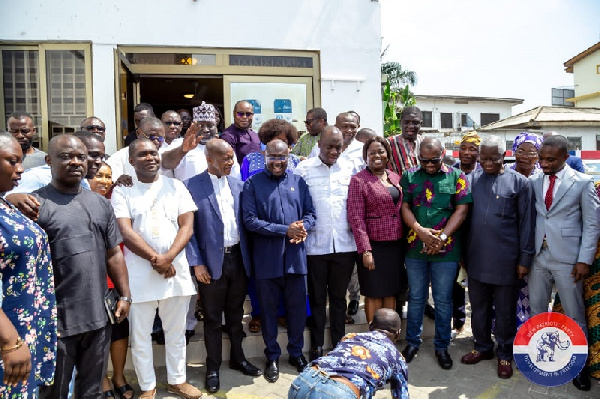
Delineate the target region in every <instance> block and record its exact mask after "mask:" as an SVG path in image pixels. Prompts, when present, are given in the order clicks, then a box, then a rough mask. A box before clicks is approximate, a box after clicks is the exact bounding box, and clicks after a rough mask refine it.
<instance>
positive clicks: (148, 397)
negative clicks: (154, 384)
mask: <svg viewBox="0 0 600 399" xmlns="http://www.w3.org/2000/svg"><path fill="white" fill-rule="evenodd" d="M155 397H156V388H154V389H153V390H151V391H143V392H142V393H141V394H140V396H139V399H154V398H155Z"/></svg>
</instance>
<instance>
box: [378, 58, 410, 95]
mask: <svg viewBox="0 0 600 399" xmlns="http://www.w3.org/2000/svg"><path fill="white" fill-rule="evenodd" d="M381 74H382V75H387V77H388V80H389V82H390V86H391V88H392V90H394V91H396V90H400V89H402V88H403V87H404V86H406V85H410V86H414V85H415V84H416V83H417V74H416V73H415V72H413V71H406V70H404V69H403V68H402V65H400V63H399V62H384V63H383V64H381Z"/></svg>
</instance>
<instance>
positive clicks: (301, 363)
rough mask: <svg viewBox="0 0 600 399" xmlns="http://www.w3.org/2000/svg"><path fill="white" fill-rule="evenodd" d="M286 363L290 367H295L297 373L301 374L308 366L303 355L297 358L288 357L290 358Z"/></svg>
mask: <svg viewBox="0 0 600 399" xmlns="http://www.w3.org/2000/svg"><path fill="white" fill-rule="evenodd" d="M288 363H289V364H290V365H291V366H294V367H296V370H298V372H299V373H301V372H302V371H303V370H304V368H305V367H306V365H307V364H308V362H307V361H306V358H305V357H304V356H303V355H300V356H298V357H292V356H290V358H289V359H288Z"/></svg>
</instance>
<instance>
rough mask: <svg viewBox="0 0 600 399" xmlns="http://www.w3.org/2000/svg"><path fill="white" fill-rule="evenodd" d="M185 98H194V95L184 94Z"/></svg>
mask: <svg viewBox="0 0 600 399" xmlns="http://www.w3.org/2000/svg"><path fill="white" fill-rule="evenodd" d="M183 96H184V97H185V98H194V95H193V94H184V95H183Z"/></svg>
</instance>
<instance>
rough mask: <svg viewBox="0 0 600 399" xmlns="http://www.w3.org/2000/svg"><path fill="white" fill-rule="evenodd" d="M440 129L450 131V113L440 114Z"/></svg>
mask: <svg viewBox="0 0 600 399" xmlns="http://www.w3.org/2000/svg"><path fill="white" fill-rule="evenodd" d="M441 119H442V129H452V114H451V113H450V112H448V113H446V112H442V113H441Z"/></svg>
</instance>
